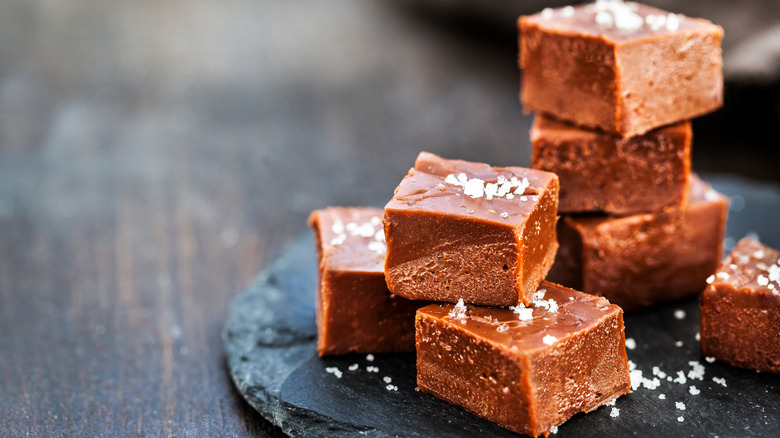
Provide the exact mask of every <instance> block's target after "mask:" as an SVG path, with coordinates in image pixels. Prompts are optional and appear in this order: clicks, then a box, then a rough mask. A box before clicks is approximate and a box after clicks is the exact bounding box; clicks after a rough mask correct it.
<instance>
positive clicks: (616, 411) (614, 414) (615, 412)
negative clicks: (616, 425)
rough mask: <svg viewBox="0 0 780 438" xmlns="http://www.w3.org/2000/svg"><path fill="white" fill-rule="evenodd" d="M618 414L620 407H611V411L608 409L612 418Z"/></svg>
mask: <svg viewBox="0 0 780 438" xmlns="http://www.w3.org/2000/svg"><path fill="white" fill-rule="evenodd" d="M619 415H620V409H618V408H614V407H613V408H612V410H611V411H609V416H610V417H612V418H617V417H618V416H619Z"/></svg>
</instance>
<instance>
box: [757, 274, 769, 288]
mask: <svg viewBox="0 0 780 438" xmlns="http://www.w3.org/2000/svg"><path fill="white" fill-rule="evenodd" d="M756 282H758V285H759V286H766V285H768V284H769V279H768V278H766V277H764V276H763V275H759V276H758V278H757V279H756Z"/></svg>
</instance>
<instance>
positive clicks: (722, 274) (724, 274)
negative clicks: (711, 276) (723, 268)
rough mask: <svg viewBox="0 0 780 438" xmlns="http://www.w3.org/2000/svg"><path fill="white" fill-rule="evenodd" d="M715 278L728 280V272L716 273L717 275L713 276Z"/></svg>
mask: <svg viewBox="0 0 780 438" xmlns="http://www.w3.org/2000/svg"><path fill="white" fill-rule="evenodd" d="M715 277H717V278H719V279H721V280H728V279H729V274H728V272H718V273H717V274H715Z"/></svg>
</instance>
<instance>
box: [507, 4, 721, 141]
mask: <svg viewBox="0 0 780 438" xmlns="http://www.w3.org/2000/svg"><path fill="white" fill-rule="evenodd" d="M518 27H519V30H520V61H519V62H520V67H521V68H522V69H523V75H522V85H521V95H520V97H521V100H522V102H523V106H524V109H525V111H539V112H543V113H547V114H551V115H553V116H555V117H557V118H560V119H563V120H567V121H570V122H572V123H575V124H577V125H580V126H584V127H588V128H595V129H600V130H603V131H606V132H611V133H617V134H618V135H620V136H622V137H631V136H635V135H640V134H644V133H645V132H647V131H650V130H652V129H653V128H657V127H660V126H664V125H668V124H671V123H675V122H679V121H683V120H688V119H691V118H694V117H696V116H699V115H702V114H705V113H708V112H710V111H713V110H715V109H717V108H719V107H720V106H721V105H722V103H723V72H722V63H723V62H722V58H721V48H720V43H721V40H722V39H723V29H722V28H721V27H719V26H716V25H714V24H712V23H711V22H710V21H708V20H704V19H697V18H689V17H686V16H683V15H679V14H671V13H668V12H666V11H662V10H660V9H656V8H652V7H649V6H645V5H642V4H638V3H633V2H627V3H623V2H622V1H616V0H607V1H597V2H595V3H591V4H587V5H583V6H577V7H571V6H569V7H565V8H559V9H545V10H544V11H542V12H540V13H537V14H534V15H531V16H525V17H520V19H519V21H518Z"/></svg>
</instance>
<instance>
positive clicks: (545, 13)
mask: <svg viewBox="0 0 780 438" xmlns="http://www.w3.org/2000/svg"><path fill="white" fill-rule="evenodd" d="M552 17H553V10H552V8H544V9H542V18H543V19H545V20H549V19H550V18H552Z"/></svg>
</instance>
